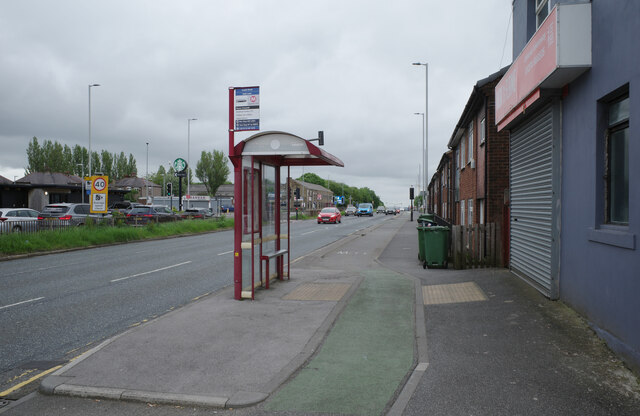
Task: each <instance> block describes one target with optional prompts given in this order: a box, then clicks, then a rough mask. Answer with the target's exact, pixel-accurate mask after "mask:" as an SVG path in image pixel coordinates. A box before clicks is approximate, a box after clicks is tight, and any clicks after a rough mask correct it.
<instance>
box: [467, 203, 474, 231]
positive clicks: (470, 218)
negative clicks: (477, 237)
mask: <svg viewBox="0 0 640 416" xmlns="http://www.w3.org/2000/svg"><path fill="white" fill-rule="evenodd" d="M467 212H468V214H469V221H467V223H468V224H469V225H471V224H473V199H470V200H469V201H467Z"/></svg>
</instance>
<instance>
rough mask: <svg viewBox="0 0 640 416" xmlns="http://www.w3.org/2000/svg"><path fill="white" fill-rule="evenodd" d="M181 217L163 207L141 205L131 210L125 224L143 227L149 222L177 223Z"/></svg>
mask: <svg viewBox="0 0 640 416" xmlns="http://www.w3.org/2000/svg"><path fill="white" fill-rule="evenodd" d="M181 219H182V217H181V216H180V215H178V214H176V213H175V212H173V211H172V210H170V209H169V207H167V206H164V205H143V206H139V207H135V208H133V209H131V211H129V212H128V213H127V216H126V220H125V222H126V223H127V224H129V225H145V224H148V223H149V222H169V221H178V220H181Z"/></svg>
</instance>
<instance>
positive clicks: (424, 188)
mask: <svg viewBox="0 0 640 416" xmlns="http://www.w3.org/2000/svg"><path fill="white" fill-rule="evenodd" d="M413 114H415V115H416V116H418V115H421V116H422V137H421V138H420V141H421V142H422V159H423V160H422V161H423V162H424V158H425V156H424V113H413ZM426 175H427V171H426V169H425V172H424V173H423V175H422V180H423V182H422V184H423V185H424V183H425V182H424V181H425V180H426ZM426 190H427V188H426V186H423V188H422V191H423V192H425V193H426ZM422 206H423V207H424V206H425V204H424V197H423V198H422Z"/></svg>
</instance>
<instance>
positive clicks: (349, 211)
mask: <svg viewBox="0 0 640 416" xmlns="http://www.w3.org/2000/svg"><path fill="white" fill-rule="evenodd" d="M349 215H356V207H354V206H353V205H348V206H347V209H345V210H344V216H345V217H348V216H349Z"/></svg>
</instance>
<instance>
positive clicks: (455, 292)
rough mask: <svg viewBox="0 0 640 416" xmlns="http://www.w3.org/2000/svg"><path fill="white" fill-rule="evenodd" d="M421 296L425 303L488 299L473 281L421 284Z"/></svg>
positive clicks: (434, 303) (436, 303)
mask: <svg viewBox="0 0 640 416" xmlns="http://www.w3.org/2000/svg"><path fill="white" fill-rule="evenodd" d="M422 298H423V299H424V304H425V305H441V304H445V303H460V302H479V301H484V300H488V298H487V295H485V294H484V292H483V291H482V289H480V287H479V286H478V285H477V284H475V282H466V283H452V284H448V285H431V286H422Z"/></svg>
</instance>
